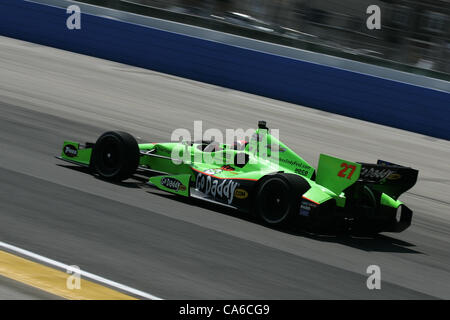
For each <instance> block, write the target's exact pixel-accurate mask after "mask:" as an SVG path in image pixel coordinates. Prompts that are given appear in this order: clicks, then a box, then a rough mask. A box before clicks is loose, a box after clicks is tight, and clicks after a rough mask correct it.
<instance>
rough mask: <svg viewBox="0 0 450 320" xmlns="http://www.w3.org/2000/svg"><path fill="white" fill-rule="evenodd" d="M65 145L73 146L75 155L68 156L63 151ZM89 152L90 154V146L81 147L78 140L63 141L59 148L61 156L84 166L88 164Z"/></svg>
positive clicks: (89, 159)
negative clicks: (61, 146)
mask: <svg viewBox="0 0 450 320" xmlns="http://www.w3.org/2000/svg"><path fill="white" fill-rule="evenodd" d="M67 146H73V147H74V149H75V150H76V155H73V156H68V155H66V153H65V152H64V150H65V149H66V147H67ZM91 154H92V148H81V147H80V144H79V143H78V142H73V141H64V144H63V148H62V150H61V158H63V159H65V160H68V161H71V162H76V163H80V164H83V165H85V166H89V163H90V161H91Z"/></svg>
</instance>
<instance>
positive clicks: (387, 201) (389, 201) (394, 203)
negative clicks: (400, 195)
mask: <svg viewBox="0 0 450 320" xmlns="http://www.w3.org/2000/svg"><path fill="white" fill-rule="evenodd" d="M380 204H381V205H383V206H386V207H391V208H394V209H397V208H398V207H399V206H401V205H402V204H403V202H401V201H400V200H395V199H393V198H391V197H390V196H388V195H387V194H386V193H382V194H381V200H380Z"/></svg>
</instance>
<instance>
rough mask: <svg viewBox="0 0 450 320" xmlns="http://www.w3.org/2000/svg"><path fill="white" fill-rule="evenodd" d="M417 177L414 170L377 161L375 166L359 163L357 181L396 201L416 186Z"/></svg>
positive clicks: (417, 173) (417, 172)
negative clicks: (359, 171)
mask: <svg viewBox="0 0 450 320" xmlns="http://www.w3.org/2000/svg"><path fill="white" fill-rule="evenodd" d="M418 175H419V171H418V170H416V169H412V168H409V167H405V166H401V165H398V164H394V163H390V162H387V161H383V160H378V161H377V163H376V164H370V163H361V173H360V176H359V179H358V181H360V182H362V183H364V184H367V185H370V186H371V188H372V189H374V190H377V191H380V192H383V193H385V194H387V195H389V196H390V197H391V198H393V199H397V198H398V197H399V196H400V195H401V194H402V193H404V192H406V191H408V190H409V189H411V188H412V187H413V186H414V185H415V184H416V182H417V177H418Z"/></svg>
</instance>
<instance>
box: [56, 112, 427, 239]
mask: <svg viewBox="0 0 450 320" xmlns="http://www.w3.org/2000/svg"><path fill="white" fill-rule="evenodd" d="M58 158H59V159H61V160H64V161H67V162H70V163H73V164H76V165H80V166H85V167H88V168H90V169H91V170H92V172H93V173H94V174H97V175H99V176H100V177H102V178H103V179H107V180H111V181H122V180H125V179H128V178H130V177H131V176H133V175H135V174H141V175H145V176H147V177H148V176H150V177H149V180H148V183H149V184H151V185H152V186H154V187H157V188H159V189H161V190H164V191H167V192H170V193H174V194H177V195H180V196H183V197H192V198H198V199H201V200H204V201H209V202H213V203H216V204H219V205H222V206H227V207H232V208H234V209H237V210H240V211H242V212H246V213H249V214H252V215H254V216H256V217H257V218H258V219H260V221H262V222H263V223H264V224H266V225H269V226H275V227H278V226H282V225H287V224H293V223H295V224H299V225H303V226H308V227H309V228H311V229H317V230H320V229H324V230H325V229H335V228H338V229H340V228H343V229H345V230H350V231H353V232H357V233H364V234H376V233H379V232H383V231H387V232H401V231H403V230H405V229H406V228H408V227H409V226H410V225H411V219H412V211H411V210H410V209H409V208H408V207H406V206H405V205H404V204H403V203H402V202H401V201H399V200H398V197H399V196H400V195H401V194H402V193H404V192H405V191H407V190H408V189H410V188H411V187H412V186H414V184H415V183H416V181H417V176H418V171H417V170H415V169H411V168H407V167H404V166H400V165H396V164H392V163H388V162H386V161H381V160H378V162H377V164H367V163H357V162H351V161H347V160H342V159H338V158H335V157H332V156H329V155H325V154H321V155H320V158H319V163H318V167H317V169H314V168H313V167H312V166H311V165H309V164H308V163H307V162H306V161H305V160H303V159H302V158H301V157H300V156H299V155H297V154H296V153H295V152H294V151H292V150H291V149H290V148H288V147H287V146H286V145H285V144H283V143H282V142H281V141H279V140H278V139H276V138H275V137H274V136H273V135H271V134H270V132H269V129H268V128H267V127H266V123H265V122H264V121H260V122H259V123H258V129H257V130H255V133H254V134H253V135H252V136H251V137H250V139H249V141H236V142H235V143H233V144H222V143H216V142H214V141H194V142H191V141H182V142H167V143H143V144H138V143H137V141H136V140H135V138H133V137H132V136H131V135H130V134H128V133H125V132H120V131H110V132H106V133H104V134H102V135H101V136H100V137H99V138H98V140H97V141H96V142H95V143H86V144H84V145H81V144H80V143H77V142H72V141H65V142H64V145H63V148H62V152H61V156H60V157H58Z"/></svg>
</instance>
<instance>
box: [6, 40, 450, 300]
mask: <svg viewBox="0 0 450 320" xmlns="http://www.w3.org/2000/svg"><path fill="white" fill-rule="evenodd" d="M0 70H1V71H0V150H1V156H0V241H4V242H6V243H9V244H12V245H15V246H19V247H21V248H23V249H26V250H30V251H33V252H35V253H38V254H40V255H44V256H46V257H48V258H51V259H55V260H58V261H61V262H63V263H66V264H69V265H77V266H79V267H81V268H82V269H84V270H86V271H89V272H92V273H95V274H98V275H101V276H103V277H106V278H108V279H111V280H114V281H117V282H120V283H123V284H126V285H128V286H131V287H134V288H136V289H139V290H142V291H146V292H149V293H151V294H153V295H156V296H158V297H161V298H164V299H254V298H255V299H316V298H319V299H392V298H398V299H434V298H445V299H449V298H450V199H449V194H450V170H449V169H450V165H449V164H450V162H449V159H450V142H449V141H444V140H439V139H434V138H430V137H426V136H422V135H419V134H415V133H411V132H406V131H402V130H397V129H393V128H389V127H385V126H380V125H376V124H372V123H368V122H364V121H359V120H356V119H351V118H346V117H342V116H338V115H334V114H330V113H325V112H322V111H318V110H314V109H310V108H305V107H302V106H298V105H293V104H288V103H284V102H279V101H275V100H270V99H266V98H262V97H259V96H254V95H250V94H246V93H242V92H238V91H233V90H228V89H224V88H221V87H216V86H212V85H207V84H203V83H198V82H194V81H189V80H185V79H181V78H177V77H173V76H169V75H165V74H160V73H156V72H153V71H149V70H144V69H139V68H135V67H130V66H126V65H121V64H117V63H113V62H111V61H106V60H101V59H96V58H92V57H88V56H83V55H78V54H73V53H70V52H65V51H61V50H57V49H53V48H48V47H43V46H39V45H35V44H31V43H27V42H22V41H17V40H13V39H9V38H0ZM392 107H393V108H395V106H392ZM261 119H264V120H266V121H267V122H268V126H269V128H278V129H279V130H280V139H281V140H282V141H284V142H286V143H287V145H289V146H290V147H291V148H292V149H294V150H296V151H297V152H299V153H300V154H301V155H302V156H303V157H304V158H305V159H306V160H307V161H309V162H310V163H311V164H312V165H314V166H316V165H317V160H318V157H319V153H321V152H323V153H327V154H331V155H335V156H337V157H340V158H344V159H348V160H354V161H362V162H374V161H376V160H377V159H383V160H387V161H391V162H394V163H400V164H403V165H407V166H411V167H414V168H417V169H419V170H420V173H419V181H418V183H417V185H416V186H415V187H414V188H413V189H411V190H410V191H409V192H408V193H406V194H404V195H403V196H402V197H401V200H403V201H405V202H406V204H407V205H408V206H409V207H410V208H412V210H413V211H414V217H413V225H412V226H411V227H410V228H409V229H408V230H406V231H405V232H403V233H401V234H382V235H380V236H379V237H377V238H375V239H367V238H354V237H348V236H337V237H332V236H317V235H312V234H308V233H305V232H301V231H299V232H287V231H277V230H272V229H269V228H266V227H263V226H261V225H259V224H257V223H255V222H254V221H252V220H250V219H245V218H244V217H242V216H241V215H239V214H237V213H235V212H233V211H229V210H223V209H220V208H216V207H211V206H207V205H201V204H200V205H199V203H198V202H195V201H186V200H181V199H180V198H177V197H176V196H172V195H167V194H164V193H162V192H159V191H157V190H155V189H152V188H149V187H146V186H144V185H143V184H142V183H141V182H139V181H134V180H128V181H126V182H124V183H121V184H112V183H108V182H105V181H102V180H100V179H98V178H96V177H94V176H91V175H89V174H87V173H85V172H83V171H82V170H77V169H76V168H74V167H72V166H67V165H65V164H64V163H62V162H60V161H59V160H57V159H55V158H54V155H56V154H58V153H59V152H60V148H61V145H62V142H63V140H64V139H70V140H75V141H80V142H84V141H95V140H96V138H97V137H98V136H99V135H100V134H101V133H102V132H104V131H107V130H110V129H119V130H124V131H128V132H130V133H131V134H133V135H134V136H136V137H140V138H141V139H142V142H144V141H148V142H154V141H169V140H170V135H171V133H172V131H173V130H174V129H175V128H187V129H189V130H191V131H192V130H193V121H194V120H202V121H203V127H204V129H207V128H219V129H222V130H225V129H226V128H244V129H247V128H254V127H255V126H256V124H257V121H258V120H261ZM369 265H378V266H379V267H380V268H381V290H368V289H367V287H366V280H367V277H368V275H367V274H366V269H367V267H368V266H369ZM2 282H3V283H4V280H2ZM8 286H10V284H8ZM0 294H2V291H1V290H0ZM0 298H1V297H0ZM37 298H39V296H37Z"/></svg>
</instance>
